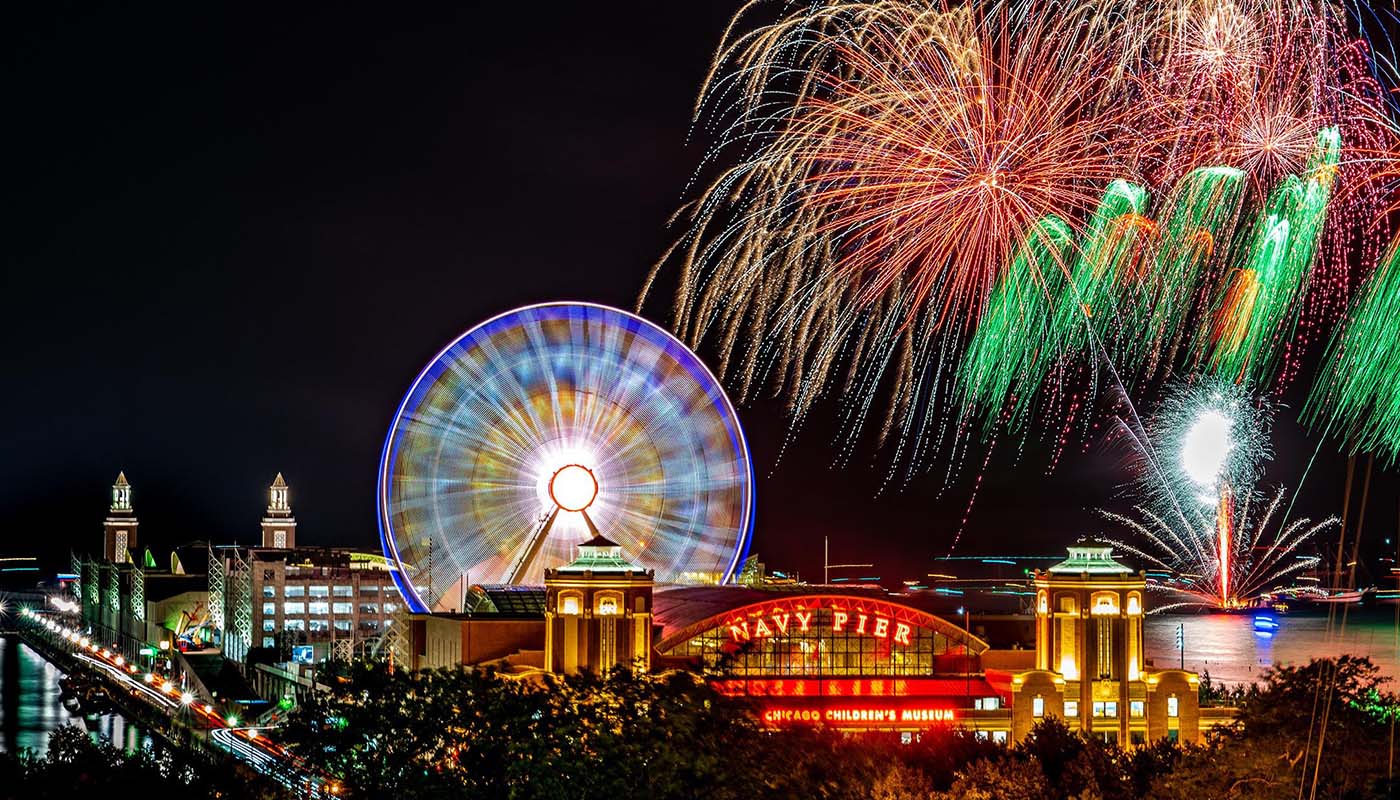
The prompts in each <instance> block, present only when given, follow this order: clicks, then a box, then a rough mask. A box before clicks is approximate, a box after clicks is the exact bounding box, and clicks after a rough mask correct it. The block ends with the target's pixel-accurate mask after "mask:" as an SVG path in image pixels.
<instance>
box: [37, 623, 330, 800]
mask: <svg viewBox="0 0 1400 800" xmlns="http://www.w3.org/2000/svg"><path fill="white" fill-rule="evenodd" d="M20 621H21V622H24V623H29V624H30V628H31V630H32V631H34V632H35V633H37V634H38V635H40V636H41V637H42V638H43V640H44V644H46V645H47V646H48V647H52V648H55V649H57V650H59V651H60V652H62V653H64V654H66V655H67V656H68V657H69V659H70V664H68V665H60V666H62V667H63V668H65V669H68V668H80V669H85V670H87V671H88V672H90V673H91V674H92V675H94V676H97V677H99V678H101V679H102V680H103V682H104V683H105V684H106V685H107V687H108V690H109V691H108V693H109V694H110V695H111V696H112V697H113V698H114V699H116V700H117V701H118V702H120V701H121V700H124V699H130V700H131V701H132V702H136V703H140V704H141V705H142V706H143V707H144V709H146V710H147V711H154V712H155V714H154V715H152V714H144V715H142V716H143V717H151V716H155V717H156V718H157V719H158V720H159V721H160V722H161V723H163V725H164V727H165V729H166V730H165V731H164V733H166V734H181V733H182V734H183V735H180V736H167V738H168V739H170V740H171V741H184V742H189V743H190V745H191V746H193V747H198V748H204V749H205V750H206V751H212V752H213V753H215V754H219V755H222V756H224V757H232V758H235V759H237V760H238V761H240V762H242V763H244V764H246V765H247V766H249V767H251V768H252V769H254V770H256V771H257V772H259V773H262V774H264V775H267V776H269V777H271V778H273V779H274V780H276V781H277V782H279V783H281V784H282V785H283V786H285V787H287V788H288V789H290V790H291V791H292V792H293V793H294V794H296V795H298V796H302V797H311V798H318V799H324V800H331V799H332V798H335V797H338V796H339V795H340V793H341V787H340V784H339V783H338V782H336V781H334V780H332V779H329V778H327V777H325V776H324V775H321V774H319V773H318V772H317V771H315V770H314V769H312V768H310V767H309V766H308V765H306V764H305V763H304V762H302V761H301V759H299V758H297V757H296V756H295V755H293V754H292V753H290V752H288V751H287V750H286V749H285V748H283V747H281V746H280V745H278V744H277V743H276V742H273V741H272V740H270V739H269V738H268V737H267V736H266V735H265V734H264V730H265V729H260V728H258V727H256V726H247V725H240V721H239V719H238V718H237V716H235V715H229V716H224V715H222V714H220V713H219V712H218V711H217V710H216V709H215V708H214V707H213V706H212V705H209V704H207V703H199V702H197V701H196V698H195V697H194V695H193V694H191V693H190V692H188V691H186V690H184V689H183V688H181V687H180V685H179V683H178V681H177V680H176V679H174V678H172V677H170V676H165V675H162V674H160V673H158V672H142V671H141V669H140V668H139V667H138V666H137V665H135V664H132V663H130V662H128V661H126V659H125V658H123V657H122V655H121V654H119V653H117V652H115V651H114V650H109V649H107V648H104V647H102V646H101V645H100V644H99V643H97V642H94V641H92V640H91V639H90V638H89V637H88V636H87V635H86V634H84V633H83V632H82V631H79V630H77V629H75V628H72V627H70V626H68V625H67V624H66V623H65V622H63V621H62V620H59V619H56V618H54V617H52V616H50V615H47V614H42V613H38V612H35V611H33V610H32V609H29V608H26V609H23V610H22V611H21V612H20ZM41 652H42V651H41ZM45 656H46V657H48V656H49V654H47V653H45Z"/></svg>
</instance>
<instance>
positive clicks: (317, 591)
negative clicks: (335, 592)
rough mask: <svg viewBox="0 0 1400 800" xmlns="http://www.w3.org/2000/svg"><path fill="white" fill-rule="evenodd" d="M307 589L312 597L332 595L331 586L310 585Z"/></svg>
mask: <svg viewBox="0 0 1400 800" xmlns="http://www.w3.org/2000/svg"><path fill="white" fill-rule="evenodd" d="M307 591H308V592H309V593H310V595H311V596H312V597H330V596H331V587H329V586H309V587H307Z"/></svg>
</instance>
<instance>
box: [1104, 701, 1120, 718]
mask: <svg viewBox="0 0 1400 800" xmlns="http://www.w3.org/2000/svg"><path fill="white" fill-rule="evenodd" d="M1103 715H1104V716H1105V717H1117V716H1118V702H1117V701H1116V700H1109V701H1108V702H1106V703H1104V704H1103Z"/></svg>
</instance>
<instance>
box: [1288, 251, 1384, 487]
mask: <svg viewBox="0 0 1400 800" xmlns="http://www.w3.org/2000/svg"><path fill="white" fill-rule="evenodd" d="M1325 364H1326V366H1325V368H1324V371H1323V373H1322V374H1321V375H1320V376H1318V380H1317V383H1316V384H1315V385H1314V386H1313V390H1312V393H1311V395H1310V396H1309V397H1308V402H1307V405H1306V406H1304V409H1303V414H1304V418H1305V419H1306V420H1307V421H1308V423H1309V424H1310V425H1312V426H1313V427H1315V428H1320V429H1321V430H1322V431H1323V432H1324V433H1328V434H1333V435H1337V436H1340V437H1342V438H1343V439H1345V440H1346V441H1347V442H1348V443H1349V445H1350V447H1351V452H1352V453H1357V452H1364V451H1373V452H1378V453H1382V454H1384V456H1385V457H1386V458H1387V460H1388V461H1389V462H1390V463H1394V462H1395V458H1396V456H1397V454H1400V368H1397V365H1400V241H1398V242H1397V243H1395V244H1393V245H1392V246H1391V250H1390V253H1389V255H1388V256H1387V258H1386V260H1385V262H1384V263H1383V264H1382V266H1381V268H1380V269H1379V270H1377V271H1376V273H1375V275H1374V276H1372V278H1371V280H1370V282H1369V283H1368V284H1367V286H1366V287H1365V289H1364V290H1363V292H1362V295H1361V298H1360V299H1359V301H1358V302H1357V304H1356V307H1355V308H1354V309H1353V311H1352V313H1351V314H1350V318H1349V319H1348V321H1347V324H1346V326H1345V327H1344V328H1343V329H1342V330H1341V331H1340V332H1339V334H1338V336H1337V337H1336V339H1335V340H1334V341H1333V342H1332V344H1331V346H1330V347H1329V348H1328V351H1327V357H1326V360H1325Z"/></svg>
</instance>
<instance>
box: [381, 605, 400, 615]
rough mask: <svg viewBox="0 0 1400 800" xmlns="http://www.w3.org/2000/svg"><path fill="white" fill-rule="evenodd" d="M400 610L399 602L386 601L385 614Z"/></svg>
mask: <svg viewBox="0 0 1400 800" xmlns="http://www.w3.org/2000/svg"><path fill="white" fill-rule="evenodd" d="M398 610H399V604H398V603H385V604H384V613H385V614H393V613H394V612H396V611H398Z"/></svg>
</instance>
